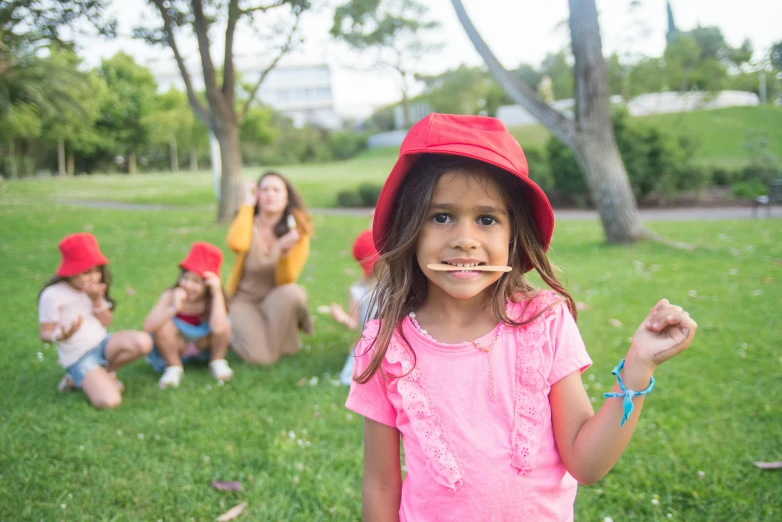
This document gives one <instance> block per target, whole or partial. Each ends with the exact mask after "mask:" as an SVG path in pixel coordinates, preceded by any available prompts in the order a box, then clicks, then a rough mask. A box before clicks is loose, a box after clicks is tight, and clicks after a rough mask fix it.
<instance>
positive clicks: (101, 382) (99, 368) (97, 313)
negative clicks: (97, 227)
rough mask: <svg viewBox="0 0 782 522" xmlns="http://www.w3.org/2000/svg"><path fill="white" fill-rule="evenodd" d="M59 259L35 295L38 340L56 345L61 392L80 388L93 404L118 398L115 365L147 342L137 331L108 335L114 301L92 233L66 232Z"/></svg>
mask: <svg viewBox="0 0 782 522" xmlns="http://www.w3.org/2000/svg"><path fill="white" fill-rule="evenodd" d="M59 249H60V254H61V262H60V266H59V268H58V269H57V273H56V274H55V276H54V277H53V278H52V279H51V280H50V281H49V282H48V283H46V285H45V286H44V288H43V290H41V293H40V294H39V296H38V320H39V322H40V333H39V335H40V338H41V340H42V341H45V342H48V343H55V344H56V345H57V352H58V354H59V361H60V364H61V365H62V366H63V367H64V368H65V377H63V379H62V381H60V384H59V386H58V389H59V390H60V391H65V390H67V389H73V388H81V389H82V390H83V391H84V393H85V394H86V395H87V398H88V399H89V401H90V403H92V405H93V406H95V407H97V408H113V407H115V406H119V405H120V403H121V402H122V391H123V389H124V387H123V385H122V383H121V382H119V381H118V380H117V376H116V373H115V371H116V369H117V368H119V367H120V366H124V365H126V364H128V363H129V362H131V361H133V360H135V359H137V358H139V357H141V356H143V355H146V354H148V353H149V351H150V350H151V349H152V340H151V339H150V338H149V336H148V335H147V334H145V333H144V332H139V331H122V332H116V333H113V334H109V333H108V332H107V331H106V329H107V328H108V327H109V326H110V325H111V322H112V319H113V318H114V314H113V312H112V310H113V308H114V305H115V303H114V300H113V299H112V298H111V297H109V287H110V285H111V273H110V272H109V268H108V266H107V265H108V263H109V261H108V259H106V257H105V256H104V255H103V254H102V253H101V251H100V248H99V247H98V242H97V240H96V239H95V236H93V235H92V234H86V233H79V234H71V235H69V236H66V237H65V238H64V239H63V240H62V241H61V242H60V245H59Z"/></svg>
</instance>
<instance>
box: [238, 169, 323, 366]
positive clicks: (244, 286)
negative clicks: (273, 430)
mask: <svg viewBox="0 0 782 522" xmlns="http://www.w3.org/2000/svg"><path fill="white" fill-rule="evenodd" d="M311 235H312V225H311V222H310V217H309V214H308V213H307V209H306V208H305V207H304V204H303V202H302V199H301V196H300V195H299V194H298V192H297V191H296V190H295V189H294V188H293V185H291V183H290V181H288V180H287V179H285V178H284V177H283V176H282V175H281V174H278V173H276V172H267V173H265V174H264V175H262V176H261V177H260V179H259V180H258V183H257V184H248V185H246V186H245V190H244V195H243V203H242V205H241V207H240V208H239V212H238V213H237V215H236V218H234V221H233V223H231V227H230V229H229V230H228V237H227V239H226V240H227V243H228V247H229V248H230V249H231V250H233V251H234V252H236V260H235V261H234V266H233V269H232V271H231V278H230V280H229V281H228V288H227V290H228V295H229V298H230V302H229V317H230V319H231V331H232V332H231V345H232V346H233V349H234V351H235V352H236V354H237V355H239V357H241V358H242V359H243V360H244V361H245V362H248V363H251V364H263V365H269V364H274V363H276V362H277V361H278V360H279V358H280V357H281V356H283V355H290V354H293V353H296V352H297V351H299V349H300V348H301V340H300V339H299V330H302V331H304V332H305V333H307V334H310V333H312V321H311V318H310V315H309V311H308V310H307V292H306V291H305V290H304V288H302V287H301V286H299V285H297V284H295V282H296V279H297V278H298V277H299V274H300V273H301V270H302V269H303V268H304V265H305V263H306V262H307V256H308V255H309V251H310V236H311Z"/></svg>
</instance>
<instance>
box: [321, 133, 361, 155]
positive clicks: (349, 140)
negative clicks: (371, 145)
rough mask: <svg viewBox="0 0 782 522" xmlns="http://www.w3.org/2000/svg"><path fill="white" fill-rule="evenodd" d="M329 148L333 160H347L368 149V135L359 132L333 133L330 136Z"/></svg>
mask: <svg viewBox="0 0 782 522" xmlns="http://www.w3.org/2000/svg"><path fill="white" fill-rule="evenodd" d="M327 139H328V147H329V151H330V152H331V159H333V160H346V159H349V158H352V157H353V156H355V155H356V154H358V153H359V152H361V151H362V150H364V149H366V148H367V136H366V134H360V133H357V132H342V131H333V132H329V134H328V138H327Z"/></svg>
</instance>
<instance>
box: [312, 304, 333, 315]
mask: <svg viewBox="0 0 782 522" xmlns="http://www.w3.org/2000/svg"><path fill="white" fill-rule="evenodd" d="M315 310H317V312H318V313H319V314H330V313H331V307H330V306H326V305H320V306H319V307H317V308H316V309H315Z"/></svg>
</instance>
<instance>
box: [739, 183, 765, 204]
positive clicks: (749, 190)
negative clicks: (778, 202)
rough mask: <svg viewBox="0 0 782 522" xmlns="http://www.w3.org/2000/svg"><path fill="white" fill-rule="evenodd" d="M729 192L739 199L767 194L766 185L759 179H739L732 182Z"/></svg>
mask: <svg viewBox="0 0 782 522" xmlns="http://www.w3.org/2000/svg"><path fill="white" fill-rule="evenodd" d="M731 194H732V195H733V197H735V198H739V199H750V200H751V199H755V198H756V197H758V196H763V195H765V194H768V185H766V184H763V183H761V182H760V181H739V182H737V183H734V185H733V187H732V190H731Z"/></svg>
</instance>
